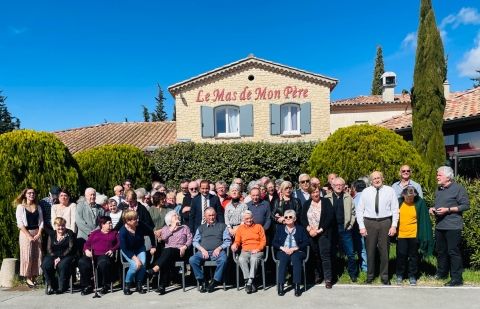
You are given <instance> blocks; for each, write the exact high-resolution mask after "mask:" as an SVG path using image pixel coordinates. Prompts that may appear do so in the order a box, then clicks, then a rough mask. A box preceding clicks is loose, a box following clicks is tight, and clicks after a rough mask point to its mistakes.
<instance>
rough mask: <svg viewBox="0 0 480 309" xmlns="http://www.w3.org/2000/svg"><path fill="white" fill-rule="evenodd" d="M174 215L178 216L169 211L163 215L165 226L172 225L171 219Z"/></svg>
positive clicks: (174, 212) (173, 211)
mask: <svg viewBox="0 0 480 309" xmlns="http://www.w3.org/2000/svg"><path fill="white" fill-rule="evenodd" d="M175 215H177V216H178V214H177V212H176V211H175V210H170V211H169V212H167V214H166V215H165V224H166V225H167V226H170V224H172V217H173V216H175Z"/></svg>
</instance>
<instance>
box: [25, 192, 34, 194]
mask: <svg viewBox="0 0 480 309" xmlns="http://www.w3.org/2000/svg"><path fill="white" fill-rule="evenodd" d="M25 194H35V192H27V193H25Z"/></svg>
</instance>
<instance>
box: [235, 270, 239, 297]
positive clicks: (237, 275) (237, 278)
mask: <svg viewBox="0 0 480 309" xmlns="http://www.w3.org/2000/svg"><path fill="white" fill-rule="evenodd" d="M235 271H236V275H237V291H240V282H239V281H240V278H239V276H240V275H239V274H238V264H236V265H235Z"/></svg>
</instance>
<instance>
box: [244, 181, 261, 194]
mask: <svg viewBox="0 0 480 309" xmlns="http://www.w3.org/2000/svg"><path fill="white" fill-rule="evenodd" d="M257 186H260V181H259V180H252V181H250V182H249V183H248V185H247V192H250V191H251V190H252V189H253V188H255V187H257Z"/></svg>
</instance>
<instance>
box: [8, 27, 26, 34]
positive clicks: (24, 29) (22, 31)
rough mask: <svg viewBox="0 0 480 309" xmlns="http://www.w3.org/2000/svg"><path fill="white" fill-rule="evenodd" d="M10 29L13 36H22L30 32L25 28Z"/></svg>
mask: <svg viewBox="0 0 480 309" xmlns="http://www.w3.org/2000/svg"><path fill="white" fill-rule="evenodd" d="M8 29H9V30H10V33H11V34H13V35H20V34H23V33H25V32H27V31H28V29H27V28H25V27H22V28H17V27H13V26H10V27H8Z"/></svg>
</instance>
